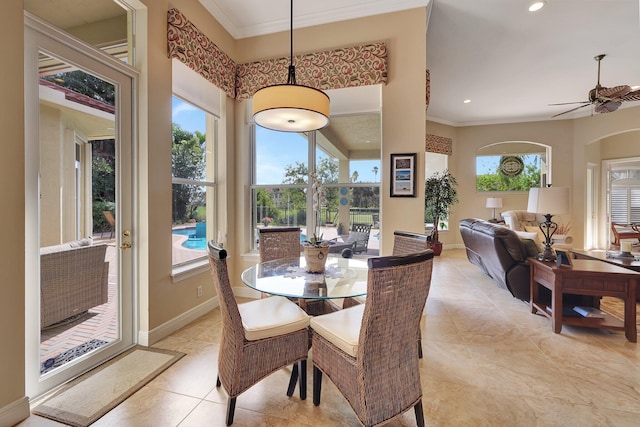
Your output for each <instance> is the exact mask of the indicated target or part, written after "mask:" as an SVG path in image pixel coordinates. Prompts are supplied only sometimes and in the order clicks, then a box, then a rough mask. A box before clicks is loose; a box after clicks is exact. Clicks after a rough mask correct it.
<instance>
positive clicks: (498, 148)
mask: <svg viewBox="0 0 640 427" xmlns="http://www.w3.org/2000/svg"><path fill="white" fill-rule="evenodd" d="M550 157H551V147H548V146H546V145H542V144H537V143H532V142H501V143H496V144H491V145H487V146H485V147H482V148H480V149H479V150H478V152H477V154H476V190H477V191H529V189H530V188H532V187H542V186H545V185H546V184H547V183H548V182H549V183H550V182H551V176H550V171H548V169H547V164H549V163H550Z"/></svg>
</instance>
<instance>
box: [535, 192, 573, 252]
mask: <svg viewBox="0 0 640 427" xmlns="http://www.w3.org/2000/svg"><path fill="white" fill-rule="evenodd" d="M569 197H570V194H569V188H568V187H543V188H531V189H530V190H529V203H528V205H527V211H528V212H533V213H538V214H543V215H544V217H545V221H544V222H542V223H540V231H542V234H543V235H544V240H545V241H544V242H543V246H544V251H543V252H542V254H541V255H539V256H538V259H539V260H540V261H555V260H556V256H555V254H554V253H553V251H552V250H551V245H552V244H553V242H552V240H551V237H553V235H554V234H555V232H556V230H557V229H558V224H556V223H555V222H553V221H551V217H552V216H553V215H560V214H566V213H569V210H570V205H569Z"/></svg>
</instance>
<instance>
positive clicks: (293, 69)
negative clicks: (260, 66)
mask: <svg viewBox="0 0 640 427" xmlns="http://www.w3.org/2000/svg"><path fill="white" fill-rule="evenodd" d="M290 22H291V27H290V28H291V29H290V31H289V44H290V46H291V56H290V61H291V62H290V63H289V75H288V77H287V84H289V85H294V84H296V67H295V65H293V0H291V21H290Z"/></svg>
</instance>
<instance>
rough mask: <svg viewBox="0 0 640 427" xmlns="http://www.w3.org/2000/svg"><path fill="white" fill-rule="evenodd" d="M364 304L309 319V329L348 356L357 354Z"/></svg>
mask: <svg viewBox="0 0 640 427" xmlns="http://www.w3.org/2000/svg"><path fill="white" fill-rule="evenodd" d="M364 307H365V305H364V304H360V305H356V306H355V307H350V308H345V309H344V310H340V311H334V312H333V313H329V314H323V315H322V316H316V317H314V318H312V319H311V328H312V329H313V330H314V331H316V332H317V333H318V334H319V335H321V336H322V337H323V338H325V339H326V340H327V341H329V342H330V343H332V344H333V345H335V346H336V347H338V348H339V349H340V350H342V351H344V352H345V353H347V354H348V355H350V356H353V357H356V355H357V354H358V340H359V337H360V326H361V324H362V315H363V314H364Z"/></svg>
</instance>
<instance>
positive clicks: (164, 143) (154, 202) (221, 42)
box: [138, 0, 236, 342]
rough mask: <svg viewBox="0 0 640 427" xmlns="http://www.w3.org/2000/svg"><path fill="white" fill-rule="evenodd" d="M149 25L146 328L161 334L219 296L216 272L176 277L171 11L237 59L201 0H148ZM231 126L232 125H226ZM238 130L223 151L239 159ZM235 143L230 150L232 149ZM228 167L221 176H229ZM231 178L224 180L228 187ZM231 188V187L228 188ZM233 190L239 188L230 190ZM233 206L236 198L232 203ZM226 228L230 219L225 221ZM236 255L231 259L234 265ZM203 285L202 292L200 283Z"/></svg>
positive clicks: (145, 66)
mask: <svg viewBox="0 0 640 427" xmlns="http://www.w3.org/2000/svg"><path fill="white" fill-rule="evenodd" d="M144 3H145V4H146V5H147V7H148V10H147V14H148V21H147V26H148V28H147V29H146V31H145V34H144V37H145V38H146V39H147V41H148V49H147V52H146V55H145V57H143V62H142V63H140V64H139V67H140V68H141V69H142V71H143V76H142V78H141V82H140V84H141V101H140V108H141V111H140V116H141V131H142V136H141V140H140V159H141V164H140V187H139V189H138V192H139V197H138V201H139V206H140V212H141V216H140V229H139V230H138V242H139V246H138V247H139V249H140V279H139V286H140V304H141V308H140V331H141V334H142V335H143V336H144V335H146V334H150V335H151V336H150V338H149V339H150V341H151V342H153V341H155V340H156V339H157V338H155V337H154V336H153V335H152V334H153V331H154V329H157V328H161V327H162V325H164V324H165V323H166V322H169V321H171V320H173V319H175V318H176V317H178V316H179V315H181V314H184V313H185V312H188V311H189V310H192V309H194V308H195V307H197V306H198V305H200V304H202V303H204V302H205V301H206V300H208V299H210V298H212V297H214V296H215V292H214V290H213V285H212V283H211V277H210V273H208V272H206V273H203V274H199V275H197V276H194V277H191V278H188V279H185V280H182V281H179V282H177V283H174V282H173V280H172V278H171V270H172V269H171V244H172V237H171V231H170V230H171V96H172V89H171V88H172V84H171V60H170V59H169V58H168V57H167V11H168V10H169V9H170V8H172V7H176V8H177V9H178V10H180V12H182V13H183V14H184V15H185V16H186V17H187V19H189V20H190V21H191V22H192V23H194V25H195V26H196V27H198V28H199V29H200V30H201V31H202V32H203V33H205V34H206V35H207V36H208V37H209V38H210V39H211V40H213V41H214V43H216V45H218V47H220V48H221V49H222V50H224V51H225V52H226V53H227V54H228V55H230V56H231V57H232V58H234V56H235V49H236V48H235V44H236V42H235V40H233V38H232V37H231V36H230V35H229V34H228V33H227V32H226V31H225V30H224V28H223V27H222V26H221V25H219V24H218V23H217V22H216V21H215V20H214V19H213V18H212V17H211V16H210V15H209V13H208V12H207V11H206V9H204V8H203V7H202V5H201V4H200V3H199V2H198V1H197V0H180V1H166V0H144ZM224 128H226V129H228V128H229V126H224ZM232 138H233V133H232V132H229V133H228V134H227V135H223V139H222V140H221V144H222V150H221V151H222V153H223V154H224V153H229V152H230V153H229V154H230V155H231V157H230V158H231V159H233V156H232V155H233V147H234V146H235V143H234V141H233V139H232ZM229 148H230V149H229ZM225 172H226V171H225V170H222V171H221V176H225ZM226 184H227V183H226V182H224V185H225V187H223V188H226ZM225 191H226V190H225ZM229 194H230V195H233V192H230V193H229ZM229 206H232V202H230V203H229ZM221 226H222V227H225V225H224V224H222V225H221ZM232 263H233V260H230V264H232ZM198 286H202V287H203V296H202V297H201V298H198V297H197V292H196V288H197V287H198Z"/></svg>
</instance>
